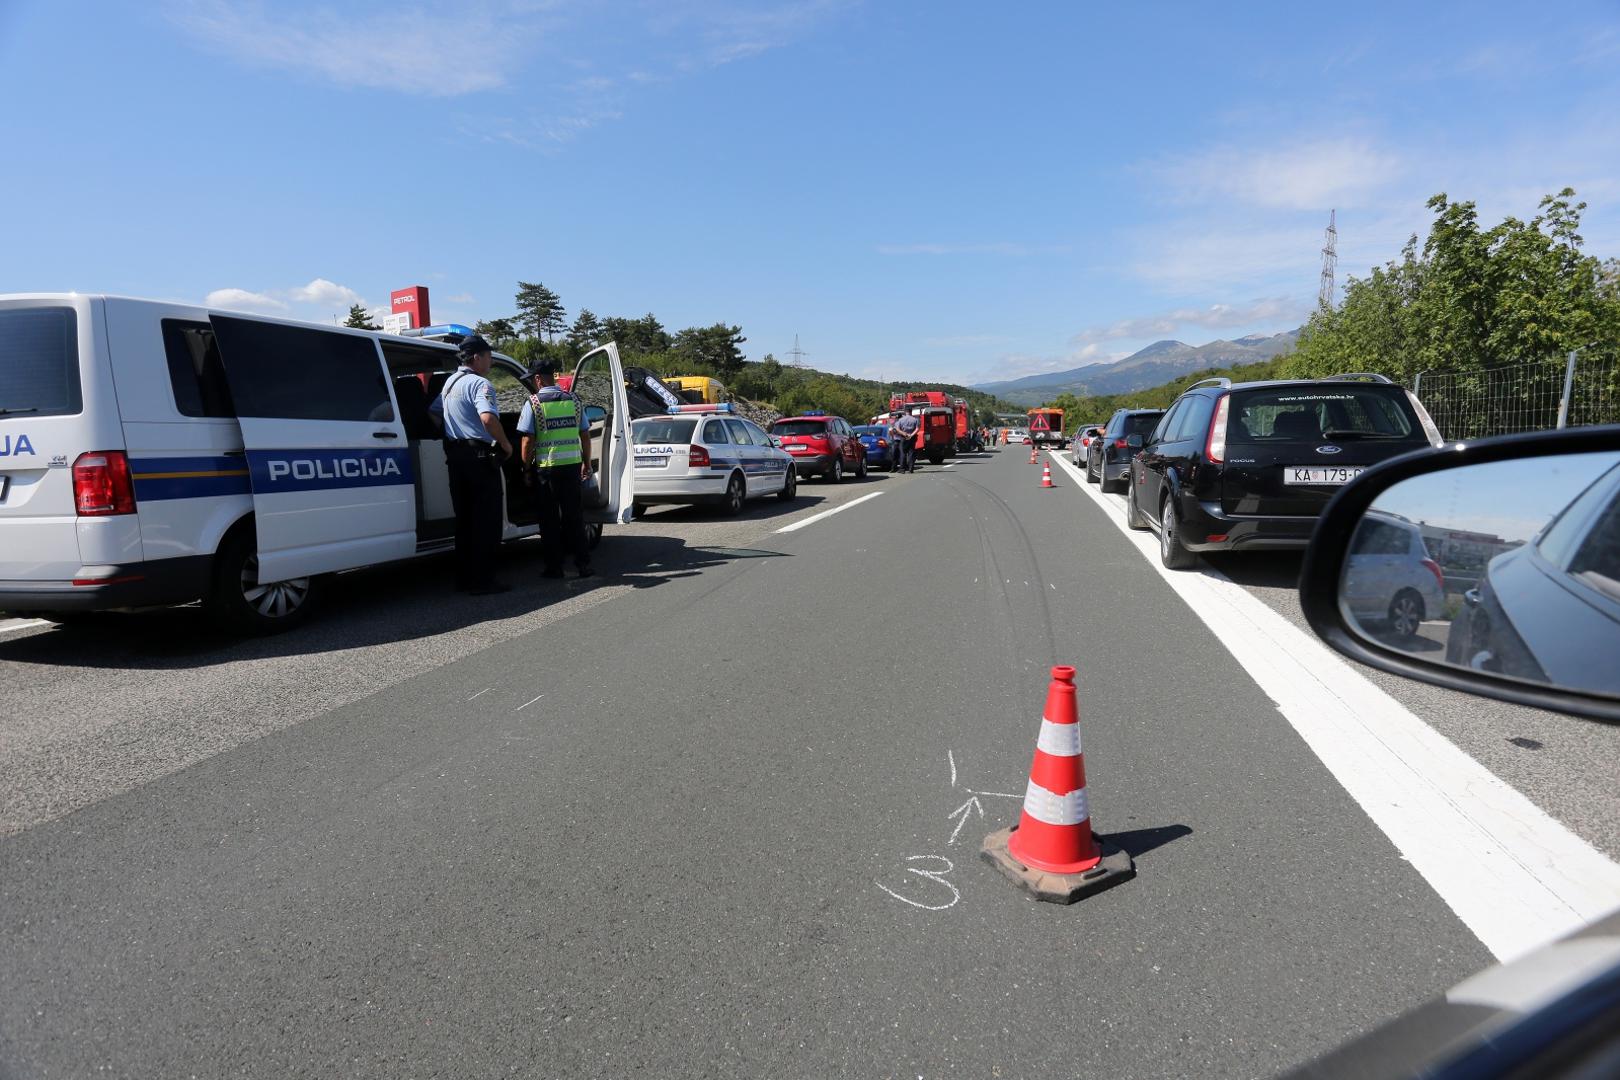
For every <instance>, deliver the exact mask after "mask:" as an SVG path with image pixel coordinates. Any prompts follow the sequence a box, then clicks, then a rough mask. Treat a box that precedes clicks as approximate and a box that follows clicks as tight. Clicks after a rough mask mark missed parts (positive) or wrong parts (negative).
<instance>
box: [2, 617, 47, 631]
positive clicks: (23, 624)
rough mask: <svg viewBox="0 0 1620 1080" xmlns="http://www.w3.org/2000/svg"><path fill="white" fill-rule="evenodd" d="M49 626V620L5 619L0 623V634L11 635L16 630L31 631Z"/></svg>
mask: <svg viewBox="0 0 1620 1080" xmlns="http://www.w3.org/2000/svg"><path fill="white" fill-rule="evenodd" d="M49 625H51V621H50V620H49V619H18V620H16V621H12V620H10V619H7V620H6V621H5V622H0V634H13V633H16V632H17V631H18V630H32V629H33V628H34V627H36V626H49Z"/></svg>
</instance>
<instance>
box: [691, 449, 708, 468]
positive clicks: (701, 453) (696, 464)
mask: <svg viewBox="0 0 1620 1080" xmlns="http://www.w3.org/2000/svg"><path fill="white" fill-rule="evenodd" d="M686 463H687V464H688V465H690V466H691V467H692V468H694V469H706V468H708V467H709V452H708V451H707V450H705V449H704V448H703V447H701V446H694V447H692V456H691V457H690V458H688V459H687V462H686Z"/></svg>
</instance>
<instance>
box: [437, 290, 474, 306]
mask: <svg viewBox="0 0 1620 1080" xmlns="http://www.w3.org/2000/svg"><path fill="white" fill-rule="evenodd" d="M444 299H445V303H448V304H476V303H477V302H478V301H476V300H474V299H473V295H472V293H464V292H463V293H456V295H454V296H447V297H445V298H444Z"/></svg>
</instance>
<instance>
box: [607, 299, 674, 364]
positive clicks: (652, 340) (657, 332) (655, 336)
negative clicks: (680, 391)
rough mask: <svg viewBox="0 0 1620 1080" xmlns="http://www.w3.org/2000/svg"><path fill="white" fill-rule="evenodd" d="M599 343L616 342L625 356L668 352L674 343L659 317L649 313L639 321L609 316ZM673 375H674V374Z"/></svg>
mask: <svg viewBox="0 0 1620 1080" xmlns="http://www.w3.org/2000/svg"><path fill="white" fill-rule="evenodd" d="M601 326H602V330H601V336H600V337H599V338H598V339H597V340H599V341H614V342H617V343H618V345H619V352H620V354H621V355H624V356H638V355H639V356H645V355H649V354H652V353H663V352H668V351H669V349H670V346H671V344H672V341H671V339H670V336H669V334H668V333H667V332H665V330H664V324H663V323H661V322H659V321H658V318H657V316H655V315H653V314H652V313H651V312H648V313H647V314H646V315H643V316H642V317H641V318H639V319H626V318H622V317H620V316H618V315H608V316H605V317H603V319H602V320H601ZM672 374H673V373H672Z"/></svg>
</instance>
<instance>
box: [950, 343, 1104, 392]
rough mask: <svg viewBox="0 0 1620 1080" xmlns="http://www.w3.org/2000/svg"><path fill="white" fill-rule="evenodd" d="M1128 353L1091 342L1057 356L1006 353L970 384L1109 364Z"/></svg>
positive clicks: (1005, 380) (971, 380) (972, 378)
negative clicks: (1089, 365) (1090, 365)
mask: <svg viewBox="0 0 1620 1080" xmlns="http://www.w3.org/2000/svg"><path fill="white" fill-rule="evenodd" d="M1129 355H1131V354H1130V351H1128V350H1127V351H1124V352H1121V351H1116V350H1105V349H1104V348H1103V347H1102V346H1101V345H1098V344H1097V343H1095V342H1092V343H1091V344H1089V345H1084V346H1081V347H1080V348H1077V349H1075V350H1073V351H1072V352H1067V353H1064V354H1062V355H1061V356H1039V355H1032V354H1029V353H1008V354H1006V355H1004V356H998V357H996V360H995V363H994V364H993V365H992V366H991V367H990V369H989V370H987V371H985V372H983V373H981V374H979V375H975V376H973V377H971V378H970V379H969V382H970V383H971V384H979V383H989V382H1007V381H1010V380H1012V379H1022V378H1024V377H1025V376H1027V375H1050V374H1052V373H1053V372H1056V371H1068V370H1069V369H1071V368H1077V367H1085V366H1086V365H1087V364H1111V363H1113V362H1114V361H1116V360H1123V359H1125V358H1126V357H1127V356H1129Z"/></svg>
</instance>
